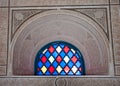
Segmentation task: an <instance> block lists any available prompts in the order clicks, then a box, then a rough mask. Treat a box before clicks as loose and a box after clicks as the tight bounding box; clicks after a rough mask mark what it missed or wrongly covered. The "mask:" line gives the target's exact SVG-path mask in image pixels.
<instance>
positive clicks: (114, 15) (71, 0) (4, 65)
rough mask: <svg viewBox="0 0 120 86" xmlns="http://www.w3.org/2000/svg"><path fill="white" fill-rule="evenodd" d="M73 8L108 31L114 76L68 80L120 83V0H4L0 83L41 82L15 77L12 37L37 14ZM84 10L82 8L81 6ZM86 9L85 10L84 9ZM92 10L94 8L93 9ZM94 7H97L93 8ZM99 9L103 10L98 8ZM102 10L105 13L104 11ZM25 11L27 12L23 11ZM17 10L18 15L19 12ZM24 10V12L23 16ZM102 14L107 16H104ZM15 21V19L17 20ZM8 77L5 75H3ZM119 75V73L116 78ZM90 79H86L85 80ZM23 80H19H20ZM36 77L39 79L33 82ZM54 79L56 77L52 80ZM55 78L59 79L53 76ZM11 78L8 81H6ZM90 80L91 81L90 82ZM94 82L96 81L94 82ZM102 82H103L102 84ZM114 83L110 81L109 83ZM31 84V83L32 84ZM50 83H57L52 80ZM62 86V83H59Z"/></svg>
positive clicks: (0, 21) (0, 11)
mask: <svg viewBox="0 0 120 86" xmlns="http://www.w3.org/2000/svg"><path fill="white" fill-rule="evenodd" d="M51 8H52V9H57V10H60V9H64V8H65V9H71V8H75V9H77V10H74V11H78V12H82V13H84V14H85V15H88V16H89V17H90V18H92V19H94V20H95V21H96V22H97V23H98V24H99V25H100V26H101V27H102V28H104V32H105V33H106V35H107V37H108V39H109V43H108V46H109V47H108V50H109V55H110V56H108V66H109V70H108V71H109V75H106V76H110V77H111V76H112V78H110V77H107V78H100V77H98V78H97V80H96V78H95V77H94V76H91V77H94V78H80V79H76V78H74V79H68V80H66V81H68V82H70V81H71V80H73V81H75V82H76V81H77V82H76V86H77V85H78V84H81V83H82V84H84V85H86V86H87V85H89V84H90V85H96V84H99V85H100V86H103V85H105V86H107V85H108V86H114V85H115V86H119V84H120V83H119V82H120V81H119V80H120V78H119V76H120V0H29V1H28V0H0V76H1V78H0V85H1V86H7V85H9V84H11V83H12V82H13V81H14V80H15V81H17V82H16V83H15V84H13V86H15V85H16V84H19V83H21V82H23V83H22V84H23V85H24V84H26V83H25V82H24V80H25V81H26V80H28V81H26V82H27V84H28V83H31V81H32V82H34V83H32V84H34V85H36V86H37V85H38V84H36V83H37V82H39V80H38V78H36V77H34V78H29V79H28V78H27V77H26V78H20V77H19V78H18V77H15V78H11V77H8V76H11V74H12V73H13V71H12V67H13V66H12V64H13V58H11V56H12V55H11V48H12V47H13V46H12V44H14V43H13V42H12V38H13V37H14V34H15V32H16V29H17V28H19V26H20V25H22V24H23V23H24V22H25V20H26V19H27V18H29V17H32V16H33V15H34V14H36V13H38V12H41V10H43V9H44V10H46V9H47V10H48V9H49V10H50V9H51ZM78 8H79V9H80V10H79V9H78ZM83 8H84V9H83ZM91 9H92V10H91ZM93 9H94V10H93ZM97 9H99V10H100V11H96V10H97ZM101 9H102V11H103V13H102V12H101ZM23 10H24V11H23ZM16 13H17V15H16ZM21 13H22V14H23V15H24V16H23V15H21ZM101 15H104V16H102V17H101ZM14 20H15V21H14ZM3 76H5V77H3ZM116 76H118V77H117V78H116ZM82 79H83V80H84V79H85V80H86V81H85V82H84V81H83V80H82ZM18 80H19V81H18ZM33 80H36V81H33ZM50 80H52V79H50ZM53 80H55V79H53ZM6 81H8V83H6ZM44 81H47V79H43V83H39V85H44V84H45V83H46V82H44ZM75 82H71V84H69V85H68V86H72V85H73V84H75ZM86 82H87V83H86ZM93 82H94V83H93ZM98 82H102V83H98ZM108 83H110V84H108ZM32 84H31V85H32ZM48 85H54V83H53V82H51V83H50V84H48ZM57 86H59V85H57Z"/></svg>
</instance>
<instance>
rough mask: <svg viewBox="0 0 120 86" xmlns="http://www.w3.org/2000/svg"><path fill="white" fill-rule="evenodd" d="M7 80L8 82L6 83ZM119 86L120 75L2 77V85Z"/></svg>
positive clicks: (0, 80)
mask: <svg viewBox="0 0 120 86" xmlns="http://www.w3.org/2000/svg"><path fill="white" fill-rule="evenodd" d="M6 82H7V83H6ZM19 85H21V86H55V85H57V86H65V85H66V86H119V85H120V77H98V78H97V77H84V78H83V77H76V78H75V77H67V78H62V77H61V78H60V77H59V78H55V77H49V78H47V77H28V78H27V77H8V78H7V77H1V78H0V86H19Z"/></svg>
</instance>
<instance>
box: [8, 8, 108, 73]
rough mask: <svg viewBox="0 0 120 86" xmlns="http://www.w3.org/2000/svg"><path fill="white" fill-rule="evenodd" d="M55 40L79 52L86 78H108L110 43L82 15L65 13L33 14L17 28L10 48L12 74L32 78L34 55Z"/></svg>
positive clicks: (89, 20)
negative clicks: (75, 48)
mask: <svg viewBox="0 0 120 86" xmlns="http://www.w3.org/2000/svg"><path fill="white" fill-rule="evenodd" d="M56 40H63V41H66V42H69V43H71V44H74V45H75V46H76V47H77V48H78V49H79V50H81V53H82V54H83V57H85V58H84V60H85V65H86V74H88V75H108V73H109V67H108V64H109V62H108V57H109V43H108V39H107V37H106V35H105V33H104V31H103V29H102V28H101V27H100V26H99V25H98V24H97V23H96V22H94V21H93V20H92V19H90V18H89V17H87V16H85V15H84V14H81V13H77V12H74V11H68V10H51V11H46V12H43V13H40V14H36V15H35V16H33V17H32V18H30V19H28V20H27V21H26V22H25V23H23V24H22V25H21V26H20V28H19V29H18V31H17V32H16V33H15V35H14V37H13V40H12V43H11V47H10V54H11V55H10V58H12V61H13V62H12V61H11V63H13V64H11V67H12V68H11V69H12V70H11V71H12V73H13V74H15V75H33V74H34V59H35V56H36V54H37V52H38V51H39V49H40V48H41V47H42V46H43V45H44V44H47V43H49V42H52V41H56ZM26 70H27V71H26Z"/></svg>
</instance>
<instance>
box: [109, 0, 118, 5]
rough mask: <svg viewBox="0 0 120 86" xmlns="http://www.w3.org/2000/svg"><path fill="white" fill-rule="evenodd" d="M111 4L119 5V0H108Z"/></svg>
mask: <svg viewBox="0 0 120 86" xmlns="http://www.w3.org/2000/svg"><path fill="white" fill-rule="evenodd" d="M110 3H111V4H120V0H110Z"/></svg>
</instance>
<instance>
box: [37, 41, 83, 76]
mask: <svg viewBox="0 0 120 86" xmlns="http://www.w3.org/2000/svg"><path fill="white" fill-rule="evenodd" d="M84 74H85V67H84V60H83V57H82V54H81V52H80V51H79V50H78V49H77V48H76V47H75V46H73V45H71V44H69V43H67V42H63V41H56V42H51V43H49V44H47V45H45V46H44V47H43V48H41V49H40V51H39V52H38V54H37V56H36V59H35V75H40V76H42V75H84Z"/></svg>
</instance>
